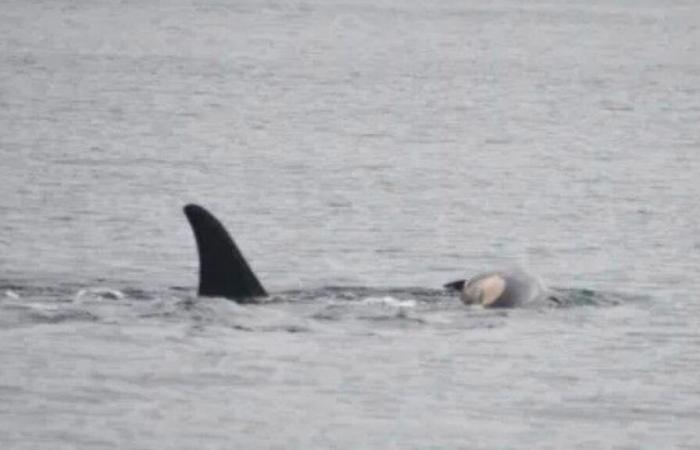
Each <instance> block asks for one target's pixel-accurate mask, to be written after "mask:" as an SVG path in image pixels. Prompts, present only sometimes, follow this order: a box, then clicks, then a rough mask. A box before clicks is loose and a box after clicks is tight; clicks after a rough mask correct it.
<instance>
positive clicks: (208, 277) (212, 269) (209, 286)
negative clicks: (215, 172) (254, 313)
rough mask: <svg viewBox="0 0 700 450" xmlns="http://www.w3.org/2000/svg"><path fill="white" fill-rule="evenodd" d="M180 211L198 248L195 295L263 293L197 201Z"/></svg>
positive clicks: (233, 246)
mask: <svg viewBox="0 0 700 450" xmlns="http://www.w3.org/2000/svg"><path fill="white" fill-rule="evenodd" d="M184 212H185V215H186V216H187V220H189V222H190V226H192V231H193V232H194V237H195V239H196V240H197V250H198V251H199V295H201V296H205V297H226V298H230V299H232V300H237V301H244V300H245V299H249V298H251V297H261V296H265V295H267V292H265V289H264V288H263V287H262V284H260V282H259V281H258V279H257V277H256V276H255V274H254V273H253V271H252V270H250V267H249V266H248V263H247V262H246V260H245V258H244V257H243V255H242V254H241V252H240V250H238V247H237V246H236V243H235V242H234V241H233V239H231V236H230V235H229V234H228V232H227V231H226V228H224V226H223V225H222V224H221V222H219V221H218V220H217V219H216V217H214V216H213V215H212V214H211V213H210V212H209V211H207V210H206V209H204V208H202V207H201V206H199V205H193V204H190V205H186V206H185V207H184Z"/></svg>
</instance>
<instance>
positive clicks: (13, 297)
mask: <svg viewBox="0 0 700 450" xmlns="http://www.w3.org/2000/svg"><path fill="white" fill-rule="evenodd" d="M5 298H9V299H10V300H19V298H20V297H19V294H18V293H16V292H15V291H13V290H11V289H5Z"/></svg>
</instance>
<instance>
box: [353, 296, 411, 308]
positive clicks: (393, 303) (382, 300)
mask: <svg viewBox="0 0 700 450" xmlns="http://www.w3.org/2000/svg"><path fill="white" fill-rule="evenodd" d="M362 303H363V304H365V305H383V306H388V307H391V308H415V307H416V301H415V300H399V299H398V298H394V297H390V296H386V297H367V298H365V299H363V300H362Z"/></svg>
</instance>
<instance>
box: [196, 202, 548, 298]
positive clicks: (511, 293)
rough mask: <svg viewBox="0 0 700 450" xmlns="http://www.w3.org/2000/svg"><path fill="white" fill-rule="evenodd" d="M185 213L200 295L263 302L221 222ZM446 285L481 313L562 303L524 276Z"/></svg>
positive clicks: (201, 212)
mask: <svg viewBox="0 0 700 450" xmlns="http://www.w3.org/2000/svg"><path fill="white" fill-rule="evenodd" d="M183 210H184V213H185V216H187V220H188V221H189V223H190V226H191V227H192V232H193V233H194V237H195V240H196V242H197V251H198V253H199V288H198V295H199V296H202V297H225V298H228V299H231V300H234V301H236V302H238V303H249V302H254V301H255V300H256V298H259V297H266V296H267V291H266V290H265V288H264V287H263V285H262V284H261V283H260V281H259V280H258V278H257V277H256V276H255V274H254V273H253V271H252V270H251V268H250V266H249V265H248V263H247V262H246V260H245V258H244V257H243V254H242V253H241V251H240V250H239V249H238V246H237V245H236V243H235V242H234V240H233V239H232V238H231V236H230V235H229V233H228V231H226V228H225V227H224V226H223V225H222V224H221V222H219V220H218V219H217V218H216V217H214V215H212V214H211V213H210V212H209V211H207V210H206V209H204V208H203V207H201V206H199V205H195V204H188V205H185V207H184V208H183ZM444 286H445V288H447V289H450V290H454V291H459V292H460V297H461V299H462V302H463V303H465V304H467V305H472V304H479V305H481V306H483V307H485V308H513V307H516V306H522V305H525V304H527V303H530V302H533V301H536V300H539V299H548V300H551V301H554V302H556V303H560V302H559V300H558V299H557V298H556V297H554V296H553V295H551V294H550V293H549V292H548V291H547V290H546V289H545V288H544V286H543V285H542V283H541V282H540V280H539V279H538V278H536V277H534V276H532V275H529V274H527V273H525V272H522V271H513V272H504V271H493V272H485V273H482V274H479V275H477V276H475V277H473V278H471V279H469V280H456V281H452V282H450V283H447V284H445V285H444Z"/></svg>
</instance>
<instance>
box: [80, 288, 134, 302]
mask: <svg viewBox="0 0 700 450" xmlns="http://www.w3.org/2000/svg"><path fill="white" fill-rule="evenodd" d="M125 297H126V295H125V294H124V293H123V292H122V291H120V290H118V289H111V288H106V287H93V288H86V289H81V290H79V291H78V293H77V294H75V301H76V302H78V303H80V302H82V301H85V300H95V299H102V300H123V299H124V298H125Z"/></svg>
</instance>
